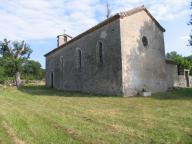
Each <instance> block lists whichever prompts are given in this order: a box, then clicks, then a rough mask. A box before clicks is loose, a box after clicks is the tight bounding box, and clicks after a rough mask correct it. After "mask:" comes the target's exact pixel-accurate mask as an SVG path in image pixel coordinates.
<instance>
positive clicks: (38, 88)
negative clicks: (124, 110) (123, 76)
mask: <svg viewBox="0 0 192 144" xmlns="http://www.w3.org/2000/svg"><path fill="white" fill-rule="evenodd" d="M19 90H20V91H21V92H23V93H26V94H29V95H31V96H59V97H89V98H106V97H114V98H115V97H120V96H115V95H112V96H111V95H110V96H108V95H99V94H98V95H97V94H93V93H86V92H79V91H64V90H57V89H52V88H48V87H46V86H45V85H26V86H22V87H21V88H20V89H19Z"/></svg>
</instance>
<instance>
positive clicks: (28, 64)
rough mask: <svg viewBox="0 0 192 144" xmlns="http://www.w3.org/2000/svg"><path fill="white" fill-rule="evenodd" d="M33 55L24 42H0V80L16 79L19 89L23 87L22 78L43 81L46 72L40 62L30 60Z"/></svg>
mask: <svg viewBox="0 0 192 144" xmlns="http://www.w3.org/2000/svg"><path fill="white" fill-rule="evenodd" d="M31 53H32V49H31V48H30V46H29V44H27V43H25V42H24V41H13V42H11V41H8V40H7V39H4V40H3V41H0V75H1V76H0V79H3V78H4V79H6V78H10V77H11V78H13V77H15V81H16V85H17V87H20V85H21V77H22V78H25V79H41V78H42V77H43V75H44V71H43V70H42V68H41V64H40V63H39V62H36V61H33V60H29V58H30V54H31ZM21 74H22V76H21ZM2 77H3V78H2ZM29 77H30V78H29Z"/></svg>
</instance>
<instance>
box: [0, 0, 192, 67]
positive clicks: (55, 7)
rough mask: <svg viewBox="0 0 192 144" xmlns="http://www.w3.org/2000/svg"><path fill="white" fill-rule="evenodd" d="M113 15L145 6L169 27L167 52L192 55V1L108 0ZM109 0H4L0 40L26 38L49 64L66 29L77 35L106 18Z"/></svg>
mask: <svg viewBox="0 0 192 144" xmlns="http://www.w3.org/2000/svg"><path fill="white" fill-rule="evenodd" d="M108 1H109V3H110V5H111V8H112V14H115V13H117V12H120V11H125V10H129V9H131V8H134V7H138V6H141V5H145V7H146V8H147V9H148V10H149V11H150V12H151V13H152V15H153V16H154V17H155V18H156V19H157V20H158V21H159V22H160V24H161V25H162V26H163V27H164V28H165V29H166V32H165V49H166V52H170V51H177V52H178V53H179V54H182V55H184V56H187V55H191V54H192V48H191V47H188V46H187V44H188V39H189V38H188V37H189V33H190V27H189V26H187V22H188V21H189V16H190V10H189V5H190V0H150V1H149V0H108ZM105 5H106V0H7V1H5V0H0V16H1V18H0V40H3V39H4V38H8V39H10V40H26V41H27V43H29V44H30V46H31V48H32V49H33V54H32V55H31V59H34V60H36V61H39V62H40V63H41V64H42V66H43V67H45V66H44V65H45V64H44V63H45V59H44V56H43V55H44V54H45V53H47V52H49V51H50V50H52V49H54V48H55V47H56V36H57V35H59V34H62V33H63V32H64V30H66V33H67V34H69V35H71V36H73V37H74V36H76V35H78V34H80V33H81V32H83V31H85V30H87V29H88V28H90V27H92V26H94V25H95V24H97V23H99V22H101V21H102V20H104V19H105V10H106V9H105Z"/></svg>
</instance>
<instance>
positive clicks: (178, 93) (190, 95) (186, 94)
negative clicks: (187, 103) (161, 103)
mask: <svg viewBox="0 0 192 144" xmlns="http://www.w3.org/2000/svg"><path fill="white" fill-rule="evenodd" d="M152 99H158V100H192V88H179V89H175V90H172V91H168V92H164V93H157V94H154V95H153V96H152Z"/></svg>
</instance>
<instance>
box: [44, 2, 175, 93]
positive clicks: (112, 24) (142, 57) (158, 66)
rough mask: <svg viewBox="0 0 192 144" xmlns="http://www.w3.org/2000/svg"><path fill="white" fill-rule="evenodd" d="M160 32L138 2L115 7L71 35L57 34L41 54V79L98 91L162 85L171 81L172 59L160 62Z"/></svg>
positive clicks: (74, 88)
mask: <svg viewBox="0 0 192 144" xmlns="http://www.w3.org/2000/svg"><path fill="white" fill-rule="evenodd" d="M164 32H165V29H164V28H163V27H162V26H161V25H160V24H159V23H158V22H157V20H156V19H155V18H154V17H153V16H152V15H151V14H150V13H149V11H148V10H147V9H146V8H145V7H143V6H142V7H138V8H135V9H132V10H129V11H126V12H121V13H117V14H116V15H114V16H112V17H110V18H108V19H106V20H104V21H103V22H101V23H99V24H98V25H96V26H94V27H92V28H91V29H89V30H87V31H85V32H84V33H82V34H80V35H78V36H76V37H74V38H72V37H70V36H68V35H59V36H58V47H57V48H56V49H54V50H52V51H51V52H49V53H47V54H46V55H45V57H46V85H47V86H48V87H52V88H56V89H61V90H69V91H81V92H88V93H95V94H102V95H123V96H133V95H136V94H138V93H139V92H141V91H143V90H147V91H150V92H152V93H156V92H163V91H166V90H167V89H168V87H172V86H173V85H174V82H173V81H174V79H175V77H173V75H172V73H170V72H171V71H173V72H175V71H174V70H175V69H176V65H174V64H171V63H168V64H167V62H166V59H165V47H164ZM168 69H169V70H170V72H169V73H170V75H169V76H167V74H169V73H167V70H168ZM167 78H169V80H168V79H167Z"/></svg>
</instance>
